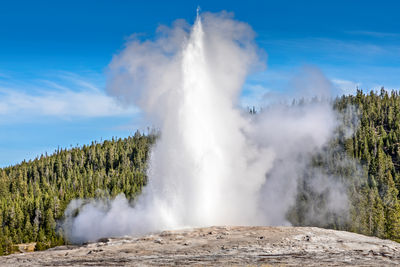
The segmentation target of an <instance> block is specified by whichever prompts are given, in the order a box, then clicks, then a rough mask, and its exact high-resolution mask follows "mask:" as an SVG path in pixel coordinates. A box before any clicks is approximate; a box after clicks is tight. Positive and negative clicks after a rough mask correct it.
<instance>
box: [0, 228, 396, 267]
mask: <svg viewBox="0 0 400 267" xmlns="http://www.w3.org/2000/svg"><path fill="white" fill-rule="evenodd" d="M148 265H152V266H165V265H197V266H204V265H207V266H211V265H216V266H221V265H225V266H227V265H228V266H232V265H233V266H235V265H236V266H237V265H246V266H270V265H272V266H347V265H351V266H391V265H393V266H394V265H400V243H396V242H393V241H389V240H382V239H379V238H375V237H368V236H363V235H359V234H354V233H349V232H343V231H334V230H326V229H321V228H315V227H238V226H235V227H207V228H199V229H188V230H178V231H164V232H161V233H157V234H151V235H147V236H144V237H139V238H133V237H124V238H104V239H101V240H99V242H96V243H90V244H86V245H82V246H61V247H56V248H53V249H49V250H47V251H42V252H34V253H21V254H13V255H9V256H5V257H0V266H148Z"/></svg>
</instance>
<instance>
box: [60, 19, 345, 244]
mask: <svg viewBox="0 0 400 267" xmlns="http://www.w3.org/2000/svg"><path fill="white" fill-rule="evenodd" d="M262 66H263V63H262V53H261V59H260V51H259V49H258V48H257V46H256V44H255V43H254V32H253V31H252V29H251V28H250V26H249V25H247V24H246V23H242V22H238V21H236V20H234V19H233V18H232V15H231V14H229V13H226V12H222V13H218V14H211V13H203V14H202V15H201V18H200V16H198V17H197V19H196V22H195V23H194V26H193V27H190V26H189V25H188V24H186V23H185V22H183V21H177V22H176V23H175V24H174V25H173V27H172V28H168V27H161V28H160V29H159V31H158V33H157V37H156V38H155V39H154V40H147V41H140V40H133V41H131V42H129V43H128V44H127V46H126V48H125V49H124V50H123V51H122V52H121V53H120V54H119V55H117V56H115V57H114V59H113V61H112V62H111V64H110V79H109V85H108V90H109V93H110V94H112V95H114V96H116V97H117V98H119V99H120V100H121V101H123V102H124V103H125V104H128V105H130V104H134V105H137V106H139V107H140V108H141V109H142V110H143V111H144V112H145V114H146V116H147V117H148V119H149V121H150V122H151V123H152V124H153V125H157V127H159V129H160V130H161V137H160V138H159V139H158V141H157V143H156V145H155V146H154V147H153V150H152V153H151V160H150V163H149V169H148V177H149V180H148V184H147V186H146V187H145V188H144V190H143V193H142V194H141V195H140V196H139V197H138V199H137V200H135V203H134V205H131V204H130V203H129V202H128V200H126V199H125V197H124V196H122V195H120V196H118V197H117V198H116V199H114V200H109V201H106V202H104V201H100V200H97V201H96V200H88V201H83V200H75V201H73V202H71V204H70V206H69V207H68V209H67V211H66V214H65V215H66V221H65V224H64V229H65V231H66V233H67V236H68V238H69V239H70V240H71V241H73V242H83V241H88V240H96V239H98V238H100V237H104V236H120V235H139V234H143V233H147V232H152V231H160V230H163V229H176V228H183V227H199V226H209V225H289V222H288V221H287V219H286V214H287V213H288V211H289V209H290V208H291V207H292V206H293V205H294V203H295V201H296V195H297V188H298V182H299V181H300V179H301V175H302V174H303V173H304V171H306V170H307V166H309V162H310V157H311V155H312V154H313V153H314V152H316V151H319V150H320V149H321V148H322V147H323V146H324V145H326V143H327V142H328V140H330V139H331V138H332V137H333V135H334V129H335V128H336V127H337V121H338V120H337V115H336V114H335V112H334V111H333V110H332V107H331V105H330V104H328V103H326V102H313V103H305V104H303V105H295V106H287V105H276V106H270V107H268V108H266V109H264V110H263V112H261V113H259V114H257V115H250V114H248V113H247V112H246V111H244V110H243V109H242V108H241V107H240V106H239V98H240V94H241V90H242V86H243V84H244V81H245V79H246V77H247V75H248V74H249V73H251V72H252V71H254V70H257V69H259V68H260V67H262ZM313 79H314V80H317V81H318V86H320V85H321V84H322V85H323V84H324V80H322V79H321V78H320V77H317V76H313ZM307 86H309V85H308V84H307ZM321 89H322V90H325V89H324V88H321ZM307 90H308V91H309V90H311V89H310V88H307ZM313 90H314V89H313ZM313 181H315V183H314V182H313V184H314V185H315V188H316V189H315V190H316V191H318V192H322V191H323V192H326V194H328V196H327V199H328V200H330V201H331V203H330V204H329V205H327V208H329V209H330V210H331V211H332V212H338V213H339V212H340V213H341V212H344V213H345V212H346V210H347V196H346V190H345V188H344V187H343V186H342V185H340V184H335V183H333V182H331V179H329V177H327V176H326V175H323V174H315V179H314V180H313ZM327 188H328V189H329V190H327ZM76 208H80V210H79V214H78V215H77V216H75V217H74V216H72V214H73V211H74V210H75V209H76Z"/></svg>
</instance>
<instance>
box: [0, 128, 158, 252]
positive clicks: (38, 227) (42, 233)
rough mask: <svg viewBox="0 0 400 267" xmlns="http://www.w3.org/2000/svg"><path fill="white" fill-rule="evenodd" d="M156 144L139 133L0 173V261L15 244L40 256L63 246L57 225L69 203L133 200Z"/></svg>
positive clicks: (30, 162)
mask: <svg viewBox="0 0 400 267" xmlns="http://www.w3.org/2000/svg"><path fill="white" fill-rule="evenodd" d="M154 140H155V136H154V135H142V134H140V133H138V132H137V133H136V134H135V135H134V136H133V137H129V138H126V139H118V140H115V139H113V140H111V141H104V142H103V143H92V144H91V145H89V146H83V147H82V148H72V149H69V150H59V151H56V152H55V153H54V155H51V156H41V157H40V158H37V159H35V160H33V161H29V162H23V163H21V164H18V165H16V166H13V167H8V168H4V169H0V225H1V226H2V227H1V231H0V255H3V254H7V253H9V252H12V250H13V249H15V248H14V247H13V244H18V243H25V242H37V245H36V249H39V250H40V249H45V248H48V247H52V246H55V245H58V244H63V243H64V239H63V237H62V235H61V234H59V233H58V232H59V231H57V230H58V229H57V221H58V220H59V219H60V218H61V217H62V216H63V213H64V210H65V208H66V207H67V205H68V203H69V202H70V201H71V200H72V199H75V198H91V197H96V196H98V197H108V196H109V197H115V196H116V195H117V194H119V193H121V192H122V193H124V194H125V195H126V196H128V197H129V198H133V197H135V196H136V195H137V194H138V193H139V192H140V191H141V188H142V186H143V185H144V184H145V183H146V176H145V175H144V173H145V168H146V161H147V156H148V150H149V147H150V145H151V144H152V143H153V142H154Z"/></svg>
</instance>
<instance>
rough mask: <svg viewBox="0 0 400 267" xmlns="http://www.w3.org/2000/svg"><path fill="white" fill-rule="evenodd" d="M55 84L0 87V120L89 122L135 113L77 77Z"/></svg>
mask: <svg viewBox="0 0 400 267" xmlns="http://www.w3.org/2000/svg"><path fill="white" fill-rule="evenodd" d="M60 78H61V79H60ZM55 80H56V81H54V80H47V79H37V80H35V81H34V82H32V84H31V85H30V84H28V83H25V84H19V83H17V82H16V83H13V82H12V81H8V83H7V84H0V117H1V119H2V120H3V121H4V120H5V119H7V118H10V119H13V120H14V119H17V120H18V119H25V118H39V117H43V116H46V117H57V118H65V119H69V118H73V117H74V118H75V117H82V118H91V117H110V116H129V115H133V114H135V113H136V112H137V110H136V109H135V108H134V107H126V106H123V105H121V104H120V103H118V102H117V100H116V99H114V98H113V97H110V96H108V95H106V94H105V92H104V91H103V90H101V89H99V88H98V87H97V86H96V85H95V84H93V83H91V82H90V81H86V80H85V79H83V78H81V77H79V76H76V75H64V76H60V77H58V80H57V79H55Z"/></svg>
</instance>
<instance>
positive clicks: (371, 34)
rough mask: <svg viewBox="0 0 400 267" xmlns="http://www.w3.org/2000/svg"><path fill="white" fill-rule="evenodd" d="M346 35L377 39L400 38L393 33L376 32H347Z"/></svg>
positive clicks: (399, 35)
mask: <svg viewBox="0 0 400 267" xmlns="http://www.w3.org/2000/svg"><path fill="white" fill-rule="evenodd" d="M345 33H347V34H351V35H363V36H369V37H375V38H385V37H400V34H398V33H393V32H375V31H346V32H345Z"/></svg>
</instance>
